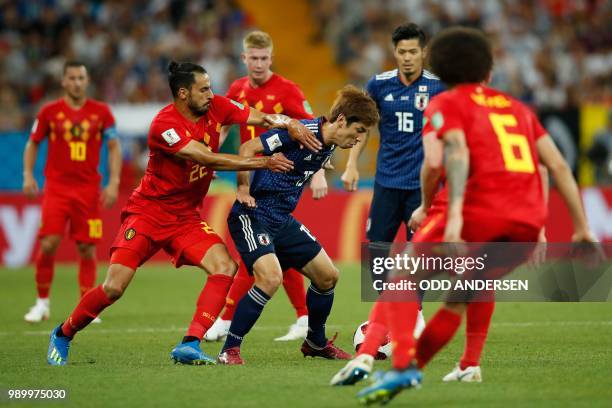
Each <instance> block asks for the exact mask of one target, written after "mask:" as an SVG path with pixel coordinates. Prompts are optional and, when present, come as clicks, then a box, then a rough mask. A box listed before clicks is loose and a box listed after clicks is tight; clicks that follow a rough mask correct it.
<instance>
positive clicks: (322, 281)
mask: <svg viewBox="0 0 612 408" xmlns="http://www.w3.org/2000/svg"><path fill="white" fill-rule="evenodd" d="M339 277H340V271H339V270H338V268H336V267H335V266H332V267H331V268H329V269H328V270H327V271H326V272H325V273H324V274H321V276H320V277H319V278H318V279H317V280H316V282H314V284H315V285H316V286H317V287H318V288H319V289H322V290H328V289H331V288H333V287H334V286H336V283H338V279H339Z"/></svg>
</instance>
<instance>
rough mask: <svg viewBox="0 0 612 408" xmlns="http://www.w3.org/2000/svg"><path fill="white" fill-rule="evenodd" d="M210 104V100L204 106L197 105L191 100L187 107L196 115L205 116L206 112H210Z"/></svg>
mask: <svg viewBox="0 0 612 408" xmlns="http://www.w3.org/2000/svg"><path fill="white" fill-rule="evenodd" d="M209 106H210V102H209V103H207V104H206V105H205V106H204V107H202V106H197V105H195V104H194V103H193V102H192V101H191V100H189V102H188V103H187V107H188V108H189V110H190V111H191V113H193V114H194V115H195V116H204V115H206V112H208V107H209Z"/></svg>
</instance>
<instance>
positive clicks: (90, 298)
mask: <svg viewBox="0 0 612 408" xmlns="http://www.w3.org/2000/svg"><path fill="white" fill-rule="evenodd" d="M112 304H113V301H111V300H110V299H109V298H108V297H107V296H106V293H104V289H102V285H99V286H97V287H95V288H94V289H92V290H90V291H89V292H87V293H86V294H85V295H84V296H83V297H82V298H81V301H80V302H79V304H78V305H77V307H75V308H74V310H73V311H72V313H71V314H70V317H68V320H66V321H65V322H64V325H63V326H62V332H63V333H64V334H65V335H66V336H68V337H73V336H74V335H75V334H76V333H77V332H78V331H80V330H83V329H84V328H85V327H86V326H87V325H88V324H89V323H91V321H92V320H93V319H95V318H96V317H98V315H99V314H100V313H101V312H102V311H103V310H104V309H106V308H107V307H108V306H110V305H112Z"/></svg>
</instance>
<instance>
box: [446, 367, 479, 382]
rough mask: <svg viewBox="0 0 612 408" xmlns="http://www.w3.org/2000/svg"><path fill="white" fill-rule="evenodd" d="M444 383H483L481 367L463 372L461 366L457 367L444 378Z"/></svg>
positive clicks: (469, 368)
mask: <svg viewBox="0 0 612 408" xmlns="http://www.w3.org/2000/svg"><path fill="white" fill-rule="evenodd" d="M442 381H444V382H452V381H459V382H482V373H481V372H480V366H473V367H466V368H465V370H462V369H461V367H459V364H457V365H456V366H455V369H454V370H453V371H451V372H450V373H448V374H446V375H445V376H444V378H442Z"/></svg>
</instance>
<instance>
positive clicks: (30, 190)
mask: <svg viewBox="0 0 612 408" xmlns="http://www.w3.org/2000/svg"><path fill="white" fill-rule="evenodd" d="M22 189H23V193H24V194H25V195H26V197H28V198H29V199H33V198H35V197H36V196H37V195H38V191H39V190H38V183H37V182H36V179H34V177H32V176H24V177H23V187H22Z"/></svg>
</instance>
